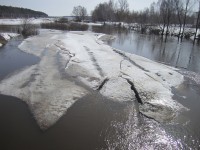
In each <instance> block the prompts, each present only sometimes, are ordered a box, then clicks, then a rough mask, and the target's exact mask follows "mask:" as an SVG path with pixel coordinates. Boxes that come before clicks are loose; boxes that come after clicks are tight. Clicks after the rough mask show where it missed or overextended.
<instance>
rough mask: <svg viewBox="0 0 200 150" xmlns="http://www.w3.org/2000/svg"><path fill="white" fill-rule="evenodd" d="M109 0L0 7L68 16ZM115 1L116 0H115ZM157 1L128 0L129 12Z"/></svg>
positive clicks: (29, 1) (22, 1)
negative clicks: (78, 10) (81, 7)
mask: <svg viewBox="0 0 200 150" xmlns="http://www.w3.org/2000/svg"><path fill="white" fill-rule="evenodd" d="M108 1H109V0H0V5H7V6H16V7H24V8H30V9H33V10H37V11H43V12H45V13H47V14H48V15H49V16H69V15H71V12H72V10H73V7H74V6H78V5H81V6H84V7H85V8H86V9H87V11H88V14H90V12H91V11H92V10H93V9H94V8H95V6H96V5H97V4H99V3H103V2H108ZM115 1H117V0H115ZM154 1H157V0H128V3H129V8H130V10H142V9H144V8H145V7H148V6H150V4H151V3H152V2H154Z"/></svg>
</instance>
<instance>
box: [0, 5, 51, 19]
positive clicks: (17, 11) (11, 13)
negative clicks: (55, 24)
mask: <svg viewBox="0 0 200 150" xmlns="http://www.w3.org/2000/svg"><path fill="white" fill-rule="evenodd" d="M31 17H48V15H47V14H45V13H44V12H40V11H34V10H31V9H26V8H19V7H12V6H2V5H0V18H31Z"/></svg>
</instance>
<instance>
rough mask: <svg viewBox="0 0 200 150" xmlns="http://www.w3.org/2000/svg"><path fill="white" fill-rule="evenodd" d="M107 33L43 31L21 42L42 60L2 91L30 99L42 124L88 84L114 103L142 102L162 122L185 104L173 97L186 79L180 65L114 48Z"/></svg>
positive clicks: (143, 108) (50, 122)
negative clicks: (174, 89)
mask: <svg viewBox="0 0 200 150" xmlns="http://www.w3.org/2000/svg"><path fill="white" fill-rule="evenodd" d="M105 36H106V35H104V34H97V33H92V32H67V33H66V32H65V33H64V32H61V31H55V30H41V32H40V35H37V36H34V37H30V38H28V39H26V40H24V42H23V43H22V44H21V45H20V46H19V48H20V49H21V50H23V51H25V52H27V53H31V54H34V55H36V56H38V57H40V58H41V61H40V62H39V63H38V64H37V65H34V66H31V67H29V68H25V69H24V70H21V71H19V72H18V73H17V74H14V75H13V76H11V77H9V78H7V79H5V80H3V81H1V83H0V93H1V94H6V95H11V96H15V97H18V98H21V99H22V100H24V101H26V102H27V104H28V105H29V107H30V108H31V110H32V112H33V114H34V116H35V118H36V120H37V122H38V124H39V125H40V127H41V128H42V129H46V128H48V127H50V126H51V125H53V124H54V123H55V122H56V121H57V120H58V119H59V118H60V117H61V116H62V115H63V114H64V113H65V112H66V111H67V109H68V108H69V107H70V106H71V105H72V104H73V103H74V102H75V101H76V100H78V99H80V98H81V97H83V96H85V95H86V94H88V93H89V91H88V90H87V89H86V88H84V87H85V85H86V86H87V87H88V88H90V89H92V90H99V92H100V93H101V94H102V95H103V96H105V97H107V98H109V99H111V100H113V101H115V102H119V103H121V102H127V101H138V102H139V103H140V104H139V105H140V107H139V109H140V112H141V113H143V114H144V115H146V116H148V117H150V118H154V119H155V120H158V121H166V120H167V121H168V120H171V119H173V118H174V117H175V116H176V115H177V114H178V112H180V111H181V110H183V109H185V108H184V107H183V106H182V105H181V104H179V103H178V102H176V101H175V100H173V99H172V96H173V94H172V91H171V88H172V87H178V86H179V85H180V84H181V83H182V82H183V80H184V78H183V75H181V74H180V73H178V72H177V69H175V68H172V67H169V66H166V65H163V64H160V63H156V62H153V61H151V60H148V59H146V58H143V57H140V56H137V55H133V54H129V53H125V52H122V51H120V50H116V49H113V48H112V47H110V46H108V45H106V44H104V42H102V38H103V37H105ZM110 38H113V37H110ZM106 39H108V37H106ZM73 80H74V81H78V83H80V84H77V83H74V82H73ZM82 85H84V86H82ZM10 91H12V92H10Z"/></svg>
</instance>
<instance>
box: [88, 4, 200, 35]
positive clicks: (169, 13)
mask: <svg viewBox="0 0 200 150" xmlns="http://www.w3.org/2000/svg"><path fill="white" fill-rule="evenodd" d="M197 5H198V9H196V10H195V9H194V8H195V7H196V8H197ZM91 15H92V20H93V21H103V22H106V21H109V22H126V23H137V24H139V26H140V28H141V29H144V28H145V27H147V26H159V27H160V30H161V34H162V35H168V34H169V28H170V26H173V25H176V26H178V27H179V34H178V35H177V36H178V37H180V38H182V37H183V36H186V35H185V34H184V33H185V27H186V25H193V26H195V28H196V34H197V30H198V28H199V20H200V0H158V1H157V2H153V3H152V4H151V5H150V6H149V8H146V9H144V10H142V11H134V10H132V11H131V10H130V9H129V4H128V1H127V0H117V1H114V0H109V1H108V2H104V3H100V4H98V5H97V6H96V7H95V9H94V10H93V11H92V13H91ZM195 37H196V36H195Z"/></svg>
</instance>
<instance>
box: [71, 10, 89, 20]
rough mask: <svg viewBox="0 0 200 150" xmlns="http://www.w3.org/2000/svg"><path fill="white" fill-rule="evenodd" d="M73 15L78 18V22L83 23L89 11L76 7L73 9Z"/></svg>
mask: <svg viewBox="0 0 200 150" xmlns="http://www.w3.org/2000/svg"><path fill="white" fill-rule="evenodd" d="M72 15H74V16H75V17H76V21H83V20H84V19H85V17H86V16H87V10H86V8H85V7H83V6H76V7H74V8H73V11H72Z"/></svg>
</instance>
